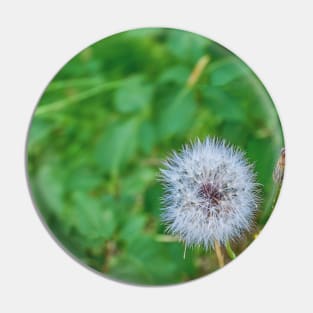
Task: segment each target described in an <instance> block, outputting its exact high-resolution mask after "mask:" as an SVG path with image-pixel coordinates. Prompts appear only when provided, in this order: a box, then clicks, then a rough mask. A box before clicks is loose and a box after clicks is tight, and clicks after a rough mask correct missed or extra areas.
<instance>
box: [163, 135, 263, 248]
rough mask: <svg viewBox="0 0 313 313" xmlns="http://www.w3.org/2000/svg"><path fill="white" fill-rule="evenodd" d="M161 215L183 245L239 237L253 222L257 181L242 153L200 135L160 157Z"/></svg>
mask: <svg viewBox="0 0 313 313" xmlns="http://www.w3.org/2000/svg"><path fill="white" fill-rule="evenodd" d="M163 165H164V167H163V168H162V169H161V170H160V171H161V174H160V180H161V182H162V183H163V186H164V196H163V198H162V202H163V207H162V214H161V218H162V220H163V222H164V223H165V224H166V226H167V228H166V230H167V232H169V233H171V234H173V235H175V236H178V237H179V238H180V239H181V240H182V241H184V242H185V244H186V246H194V245H202V246H204V247H205V248H206V249H208V248H211V247H213V246H214V242H215V241H217V242H218V243H219V244H225V243H226V242H227V241H230V240H237V239H239V238H240V237H241V236H242V234H243V233H244V232H246V231H249V230H250V229H251V227H252V225H253V218H254V215H255V213H256V211H257V204H258V202H259V200H258V184H257V183H256V177H255V174H254V171H253V166H252V165H251V164H249V163H248V161H247V160H246V158H245V156H244V153H243V152H241V151H240V150H239V149H238V148H234V147H233V146H231V145H228V144H226V143H225V142H224V141H219V140H217V139H211V138H206V139H205V140H204V141H203V142H201V141H200V140H196V141H195V142H193V143H191V144H189V145H186V146H184V147H183V148H182V150H181V151H180V152H178V153H177V152H173V154H172V155H171V156H170V157H169V158H168V159H167V160H166V161H164V163H163Z"/></svg>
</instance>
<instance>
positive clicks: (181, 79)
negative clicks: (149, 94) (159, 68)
mask: <svg viewBox="0 0 313 313" xmlns="http://www.w3.org/2000/svg"><path fill="white" fill-rule="evenodd" d="M190 73H191V69H189V68H188V67H186V66H182V65H177V66H173V67H170V68H169V69H167V70H166V71H164V72H163V73H162V75H161V76H160V78H159V83H162V84H164V83H175V84H177V85H180V86H183V85H184V84H186V82H187V80H188V77H189V75H190Z"/></svg>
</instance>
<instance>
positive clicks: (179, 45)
mask: <svg viewBox="0 0 313 313" xmlns="http://www.w3.org/2000/svg"><path fill="white" fill-rule="evenodd" d="M209 45H210V41H209V40H208V39H207V38H204V37H201V36H199V35H196V34H193V33H187V32H185V31H181V30H174V31H171V32H170V33H169V35H168V48H169V50H170V51H171V52H172V53H173V54H174V55H175V56H176V57H178V58H179V59H181V60H184V61H186V62H190V63H195V62H196V61H198V59H199V58H201V57H202V56H203V55H204V54H206V52H207V51H206V49H207V47H208V46H209Z"/></svg>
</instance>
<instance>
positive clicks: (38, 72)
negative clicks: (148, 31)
mask: <svg viewBox="0 0 313 313" xmlns="http://www.w3.org/2000/svg"><path fill="white" fill-rule="evenodd" d="M311 3H312V1H302V0H298V1H288V0H284V1H278V0H276V1H265V0H263V1H251V0H250V1H239V0H236V1H221V0H219V1H218V0H215V1H209V0H206V1H196V0H193V1H182V0H180V1H174V0H173V1H170V0H167V1H161V0H159V1H153V2H152V1H147V0H146V1H120V0H113V1H98V2H97V1H77V0H76V1H56V0H54V1H31V0H28V1H14V0H13V1H12V0H10V1H9V0H7V1H2V2H1V7H0V15H1V16H0V23H1V25H0V32H1V33H0V35H1V36H0V40H1V49H0V78H1V85H0V86H1V89H0V91H1V92H0V94H1V99H0V105H1V114H0V119H1V121H0V127H1V129H0V142H1V150H0V151H1V154H0V155H1V161H0V180H1V191H0V200H1V206H0V207H1V216H0V223H1V225H0V232H1V234H0V240H1V243H0V253H1V259H0V262H1V263H0V287H1V293H0V295H1V300H0V311H1V312H92V313H94V312H104V311H106V312H124V311H130V312H149V313H150V312H174V311H175V312H176V311H177V312H194V311H198V310H199V311H200V310H201V311H202V312H242V313H244V312H255V313H256V312H278V310H279V311H282V312H301V313H302V312H313V304H312V303H313V299H312V298H313V297H312V279H313V275H312V274H313V269H312V261H313V260H312V251H313V247H312V243H313V238H312V237H313V236H312V223H313V205H312V198H311V196H312V195H313V191H312V174H313V173H312V163H313V162H312V137H311V135H312V124H313V122H312V121H313V120H312V105H313V103H312V98H313V97H312V91H313V86H312V71H313V61H312V60H313V46H312V40H313V39H312V30H313V18H312V10H313V8H312V7H311V6H310V4H311ZM144 26H168V27H176V28H182V29H187V30H191V31H195V32H197V33H200V34H202V35H205V36H207V37H209V38H211V39H214V40H216V41H218V42H219V43H221V44H223V45H225V46H226V47H228V48H229V49H230V50H232V51H233V52H235V53H236V54H237V55H238V56H239V57H241V58H242V59H243V60H244V61H245V62H246V63H247V64H248V65H250V66H251V67H252V69H253V70H254V71H255V72H256V74H257V75H258V76H259V77H260V79H261V80H262V81H263V83H264V84H265V86H266V87H267V89H268V90H269V92H270V94H271V95H272V97H273V99H274V102H275V103H276V106H277V109H278V112H279V114H280V117H281V121H282V124H283V127H284V132H285V138H286V146H287V169H286V175H285V182H284V185H283V189H282V194H281V197H280V199H279V202H278V205H277V207H276V209H275V211H274V213H273V215H272V217H271V219H270V221H269V222H268V224H267V225H266V227H265V228H264V230H263V232H262V233H261V235H260V236H259V238H258V239H257V240H255V242H254V243H253V244H252V245H251V246H250V247H249V248H248V249H247V250H246V251H245V252H244V253H243V254H242V255H241V256H240V257H239V258H238V259H236V260H235V261H233V262H232V263H231V264H229V265H228V266H226V267H225V268H224V269H222V270H220V271H217V272H215V273H214V274H211V275H209V276H208V277H205V278H202V279H199V280H196V281H194V282H191V283H187V284H183V285H179V286H174V287H162V288H151V287H150V288H143V287H135V286H128V285H123V284H121V283H117V282H113V281H109V280H106V279H104V278H102V277H100V276H99V275H97V274H95V273H93V272H91V271H89V270H87V269H86V268H84V267H83V266H81V265H80V264H78V263H77V262H75V261H74V260H73V259H72V258H70V257H69V256H68V255H67V254H66V253H65V252H64V251H63V250H62V249H60V247H59V246H58V245H57V244H56V242H55V241H54V240H52V238H51V237H50V235H49V234H48V233H47V231H46V229H45V227H44V226H43V225H42V224H41V222H40V220H39V218H38V216H37V214H36V211H35V210H34V208H33V205H32V202H31V199H30V196H29V194H28V190H27V185H26V178H25V172H24V152H25V151H24V145H25V136H26V132H27V128H28V125H29V121H30V118H31V114H32V111H33V110H34V107H35V104H36V102H37V101H38V99H39V97H40V95H41V93H42V92H43V90H44V88H45V87H46V85H47V83H48V82H49V80H50V79H51V78H52V77H53V75H54V74H55V73H56V72H57V71H58V70H59V69H60V68H61V67H62V66H63V65H64V64H65V63H66V62H67V61H68V60H69V58H71V57H72V56H73V55H74V54H76V53H77V52H79V51H80V50H81V49H83V48H85V47H86V46H88V45H90V44H91V43H93V42H95V41H97V40H99V39H101V38H103V37H105V36H108V35H111V34H113V33H115V32H118V31H122V30H126V29H129V28H136V27H144Z"/></svg>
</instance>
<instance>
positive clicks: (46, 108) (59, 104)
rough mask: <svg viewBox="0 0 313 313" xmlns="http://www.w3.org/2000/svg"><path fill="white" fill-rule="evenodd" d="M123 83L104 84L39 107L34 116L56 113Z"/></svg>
mask: <svg viewBox="0 0 313 313" xmlns="http://www.w3.org/2000/svg"><path fill="white" fill-rule="evenodd" d="M122 82H123V81H115V82H110V83H106V84H102V85H100V86H97V87H94V88H91V89H88V90H86V91H84V92H81V93H79V94H77V95H74V96H72V97H69V98H67V99H63V100H60V101H56V102H52V103H50V104H47V105H43V106H40V107H39V108H38V109H37V110H36V111H35V116H41V115H44V114H47V113H51V112H53V111H58V110H61V109H63V108H64V107H66V106H68V105H70V104H73V103H75V102H79V101H82V100H85V99H87V98H89V97H92V96H94V95H96V94H98V93H100V92H103V91H105V90H110V89H114V88H116V87H118V86H120V85H121V84H122Z"/></svg>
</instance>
